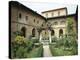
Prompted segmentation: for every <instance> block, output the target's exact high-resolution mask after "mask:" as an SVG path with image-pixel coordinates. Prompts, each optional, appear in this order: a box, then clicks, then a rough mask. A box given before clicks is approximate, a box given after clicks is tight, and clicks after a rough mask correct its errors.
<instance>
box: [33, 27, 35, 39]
mask: <svg viewBox="0 0 80 60" xmlns="http://www.w3.org/2000/svg"><path fill="white" fill-rule="evenodd" d="M32 37H35V28H33V29H32Z"/></svg>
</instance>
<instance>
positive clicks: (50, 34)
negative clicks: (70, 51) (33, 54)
mask: <svg viewBox="0 0 80 60" xmlns="http://www.w3.org/2000/svg"><path fill="white" fill-rule="evenodd" d="M49 41H50V43H51V31H49Z"/></svg>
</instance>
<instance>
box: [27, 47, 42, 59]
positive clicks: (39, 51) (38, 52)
mask: <svg viewBox="0 0 80 60" xmlns="http://www.w3.org/2000/svg"><path fill="white" fill-rule="evenodd" d="M42 56H43V47H42V46H40V47H38V48H35V49H33V50H32V51H31V52H30V54H29V55H28V57H29V58H30V57H32V58H34V57H42Z"/></svg>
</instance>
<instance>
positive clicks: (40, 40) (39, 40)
mask: <svg viewBox="0 0 80 60" xmlns="http://www.w3.org/2000/svg"><path fill="white" fill-rule="evenodd" d="M41 39H42V35H41V33H40V38H39V41H40V42H41Z"/></svg>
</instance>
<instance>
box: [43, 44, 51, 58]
mask: <svg viewBox="0 0 80 60" xmlns="http://www.w3.org/2000/svg"><path fill="white" fill-rule="evenodd" d="M43 56H44V57H52V54H51V52H50V49H49V45H43Z"/></svg>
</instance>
